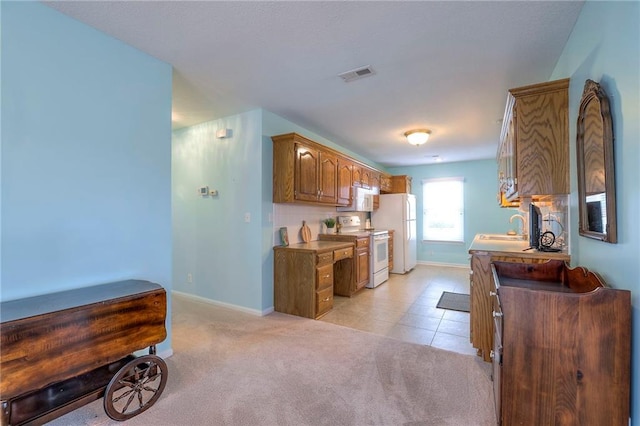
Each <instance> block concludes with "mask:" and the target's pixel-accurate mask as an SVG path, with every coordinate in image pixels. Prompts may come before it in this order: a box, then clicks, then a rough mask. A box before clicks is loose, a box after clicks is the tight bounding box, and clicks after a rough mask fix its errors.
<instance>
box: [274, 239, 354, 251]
mask: <svg viewBox="0 0 640 426" xmlns="http://www.w3.org/2000/svg"><path fill="white" fill-rule="evenodd" d="M348 247H353V243H351V242H345V241H309V242H308V243H296V244H289V245H288V246H275V247H274V248H273V249H274V250H299V251H316V252H323V251H332V250H339V249H342V248H348Z"/></svg>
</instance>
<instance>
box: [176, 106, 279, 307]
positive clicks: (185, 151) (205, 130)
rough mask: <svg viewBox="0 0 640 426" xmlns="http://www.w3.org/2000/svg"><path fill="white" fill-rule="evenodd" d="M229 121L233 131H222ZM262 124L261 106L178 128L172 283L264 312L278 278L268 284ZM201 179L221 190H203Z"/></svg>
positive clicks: (179, 288)
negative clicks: (226, 134) (205, 193)
mask: <svg viewBox="0 0 640 426" xmlns="http://www.w3.org/2000/svg"><path fill="white" fill-rule="evenodd" d="M224 128H226V129H231V130H232V137H230V138H227V139H218V138H216V131H217V130H219V129H224ZM261 129H262V111H261V110H254V111H250V112H247V113H243V114H239V115H234V116H231V117H226V118H222V119H219V120H214V121H210V122H206V123H203V124H199V125H196V126H191V127H187V128H184V129H181V130H176V131H175V132H174V133H173V159H172V169H173V170H172V173H173V178H172V180H173V232H174V289H175V290H178V291H181V292H184V293H189V294H192V295H196V296H199V297H203V298H206V299H210V300H214V301H217V302H221V303H224V304H228V305H233V306H237V307H244V308H247V309H248V310H253V311H256V312H258V313H261V312H262V311H263V310H264V309H266V308H269V307H271V306H272V305H273V284H271V286H270V288H263V279H264V278H265V275H267V274H268V271H267V272H264V273H263V271H262V268H263V267H265V268H267V269H268V268H269V266H267V261H266V259H265V257H268V256H269V254H267V250H266V243H265V244H263V242H262V239H263V237H264V234H265V232H263V228H265V223H268V221H269V214H270V213H271V209H270V203H269V204H268V205H265V200H264V198H265V195H264V193H265V188H264V185H263V182H262V181H263V179H264V177H265V175H266V173H267V171H264V172H263V155H265V154H264V150H265V149H264V147H263V144H262V138H261V135H262V132H261ZM270 170H271V168H270V166H269V169H268V172H269V173H270ZM201 186H209V188H211V189H216V190H217V191H218V195H217V196H213V197H212V196H207V197H202V196H200V195H199V194H198V188H200V187H201ZM246 214H249V215H250V221H249V222H246V221H245V215H246ZM269 229H270V227H269ZM271 246H272V245H271V234H270V233H269V244H268V249H269V251H270V250H271ZM271 263H272V262H271ZM188 274H192V277H193V282H192V283H188V282H187V275H188ZM270 282H271V283H272V282H273V278H272V277H270ZM265 286H266V287H268V284H265ZM267 292H268V293H269V295H267V294H266V293H267ZM263 294H264V297H263Z"/></svg>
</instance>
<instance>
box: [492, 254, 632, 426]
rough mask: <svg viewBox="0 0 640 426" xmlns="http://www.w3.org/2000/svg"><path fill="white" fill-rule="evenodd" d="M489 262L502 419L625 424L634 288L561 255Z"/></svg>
mask: <svg viewBox="0 0 640 426" xmlns="http://www.w3.org/2000/svg"><path fill="white" fill-rule="evenodd" d="M492 269H493V277H494V281H495V283H496V287H497V289H496V293H495V294H494V296H493V298H492V299H493V317H494V318H495V323H494V325H495V329H496V334H495V336H496V339H495V344H494V352H493V366H494V374H493V377H494V396H495V402H496V414H497V419H498V423H499V424H502V425H505V426H507V425H522V424H528V425H612V426H613V425H615V426H626V425H627V424H628V422H629V396H630V380H631V375H630V366H631V292H629V291H627V290H617V289H612V288H609V287H607V286H606V285H605V283H604V282H603V281H602V279H601V278H600V277H599V276H598V275H596V274H594V273H593V272H590V271H587V270H586V269H584V268H581V267H577V268H573V269H572V268H569V267H568V266H567V265H566V263H565V262H562V261H557V260H556V261H553V260H552V261H548V262H545V263H540V264H535V265H525V264H522V263H519V264H518V263H512V262H494V263H493V264H492Z"/></svg>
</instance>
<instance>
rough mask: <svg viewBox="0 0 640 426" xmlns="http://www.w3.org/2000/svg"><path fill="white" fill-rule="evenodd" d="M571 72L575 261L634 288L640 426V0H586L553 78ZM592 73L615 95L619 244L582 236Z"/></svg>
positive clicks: (637, 420) (638, 419)
mask: <svg viewBox="0 0 640 426" xmlns="http://www.w3.org/2000/svg"><path fill="white" fill-rule="evenodd" d="M564 77H570V78H571V83H570V86H569V101H570V103H569V123H570V140H571V160H572V162H571V182H572V188H571V193H572V195H571V217H572V218H573V220H572V221H571V235H572V241H571V247H572V250H573V256H572V264H574V265H582V266H586V267H587V268H589V269H592V270H594V271H596V272H598V273H599V274H600V275H602V276H603V278H604V279H605V281H606V282H607V283H608V284H609V285H611V286H612V287H614V288H621V289H627V290H631V297H632V305H633V326H632V330H633V339H632V341H633V353H632V359H633V363H632V376H633V378H632V420H633V421H632V423H633V424H634V425H640V362H639V361H638V360H640V262H639V261H638V260H639V259H640V213H639V212H640V143H639V142H638V141H640V124H639V123H640V3H639V2H637V1H633V2H594V1H587V2H586V3H585V5H584V7H583V8H582V12H581V13H580V16H579V18H578V21H577V22H576V25H575V27H574V29H573V32H572V34H571V37H570V38H569V40H568V42H567V44H566V46H565V48H564V51H563V53H562V56H561V57H560V60H559V61H558V63H557V65H556V68H555V70H554V72H553V75H552V79H557V78H564ZM586 79H591V80H594V81H597V82H599V83H600V84H601V85H602V87H603V88H604V90H605V91H606V92H607V95H608V96H609V101H610V103H611V112H612V116H613V117H612V118H613V133H614V137H615V142H614V150H615V169H616V179H615V180H616V198H617V210H618V211H617V221H618V243H617V244H607V243H603V242H599V241H595V240H591V239H588V238H584V237H580V236H579V235H578V221H577V217H578V210H577V199H578V197H577V183H576V182H577V172H576V161H575V158H576V150H575V140H576V121H577V118H578V108H579V104H580V98H581V96H582V90H583V88H584V83H585V80H586Z"/></svg>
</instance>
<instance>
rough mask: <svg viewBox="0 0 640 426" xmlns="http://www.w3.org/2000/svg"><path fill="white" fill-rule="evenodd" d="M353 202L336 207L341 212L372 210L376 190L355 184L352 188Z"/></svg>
mask: <svg viewBox="0 0 640 426" xmlns="http://www.w3.org/2000/svg"><path fill="white" fill-rule="evenodd" d="M351 193H352V194H353V196H352V197H351V204H350V205H348V206H343V207H338V208H336V210H337V211H339V212H372V211H373V196H374V194H375V193H374V191H373V190H371V189H366V188H360V187H359V186H354V187H353V188H351Z"/></svg>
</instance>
